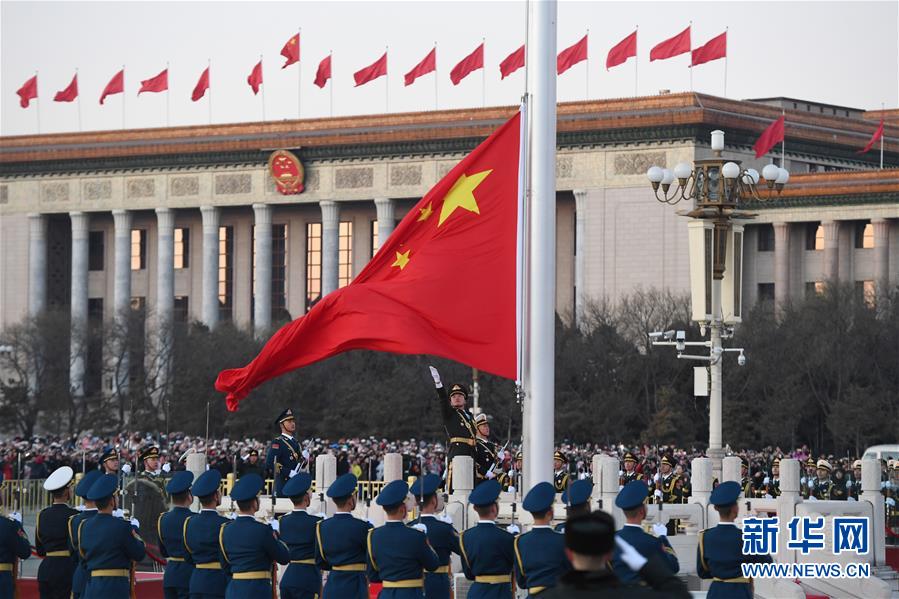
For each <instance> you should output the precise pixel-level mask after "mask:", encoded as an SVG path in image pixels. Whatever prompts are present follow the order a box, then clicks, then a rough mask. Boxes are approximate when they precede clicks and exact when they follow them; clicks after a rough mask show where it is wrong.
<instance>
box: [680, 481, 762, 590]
mask: <svg viewBox="0 0 899 599" xmlns="http://www.w3.org/2000/svg"><path fill="white" fill-rule="evenodd" d="M739 497H740V485H739V483H736V482H734V481H726V482H723V483H721V484H720V485H718V486H717V487H715V490H714V491H712V494H711V496H710V497H709V503H711V504H712V505H713V506H715V511H717V512H718V516H719V518H720V521H719V522H718V525H717V526H715V527H713V528H707V529H705V530H704V531H702V532H700V533H699V546H698V547H697V548H696V572H697V574H699V577H700V578H706V579H708V578H711V579H712V585H711V586H710V587H709V590H708V593H707V594H706V597H708V599H752V597H753V592H752V579H750V578H744V577H743V571H742V569H741V567H740V564H750V563H770V562H771V561H772V560H771V556H770V555H743V531H742V530H740V529H739V528H738V527H737V525H736V522H735V520H736V519H737V515H738V514H739V511H740V510H739V507H738V506H737V499H739Z"/></svg>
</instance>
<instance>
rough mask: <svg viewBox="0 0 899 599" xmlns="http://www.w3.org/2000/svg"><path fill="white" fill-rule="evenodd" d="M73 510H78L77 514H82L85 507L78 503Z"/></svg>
mask: <svg viewBox="0 0 899 599" xmlns="http://www.w3.org/2000/svg"><path fill="white" fill-rule="evenodd" d="M75 509H76V510H78V511H79V512H83V511H84V509H85V505H84V504H83V503H79V504H78V505H76V506H75Z"/></svg>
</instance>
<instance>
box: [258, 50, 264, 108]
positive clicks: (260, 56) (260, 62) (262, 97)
mask: <svg viewBox="0 0 899 599" xmlns="http://www.w3.org/2000/svg"><path fill="white" fill-rule="evenodd" d="M259 64H260V65H261V64H262V54H260V55H259ZM259 68H260V70H261V69H262V67H261V66H260V67H259ZM263 77H264V75H263ZM261 99H262V122H263V123H264V122H265V82H264V81H263V82H262V96H261Z"/></svg>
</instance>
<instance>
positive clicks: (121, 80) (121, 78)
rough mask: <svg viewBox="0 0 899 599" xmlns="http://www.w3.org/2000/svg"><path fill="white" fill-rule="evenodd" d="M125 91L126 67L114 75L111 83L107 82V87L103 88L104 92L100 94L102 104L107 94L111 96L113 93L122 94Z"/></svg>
mask: <svg viewBox="0 0 899 599" xmlns="http://www.w3.org/2000/svg"><path fill="white" fill-rule="evenodd" d="M124 91H125V69H122V70H121V71H119V72H118V73H116V74H115V75H113V76H112V79H110V80H109V83H107V84H106V87H104V88H103V93H102V94H100V104H101V105H102V104H103V102H104V101H106V96H111V95H113V94H120V93H122V92H124Z"/></svg>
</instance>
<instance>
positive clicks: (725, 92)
mask: <svg viewBox="0 0 899 599" xmlns="http://www.w3.org/2000/svg"><path fill="white" fill-rule="evenodd" d="M728 29H730V27H725V28H724V39H725V40H726V39H727V38H728V35H727V31H728ZM692 33H693V32H692V31H691V32H690V34H691V35H692ZM691 39H692V38H691ZM724 97H725V98H726V97H727V48H726V47H725V51H724Z"/></svg>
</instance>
